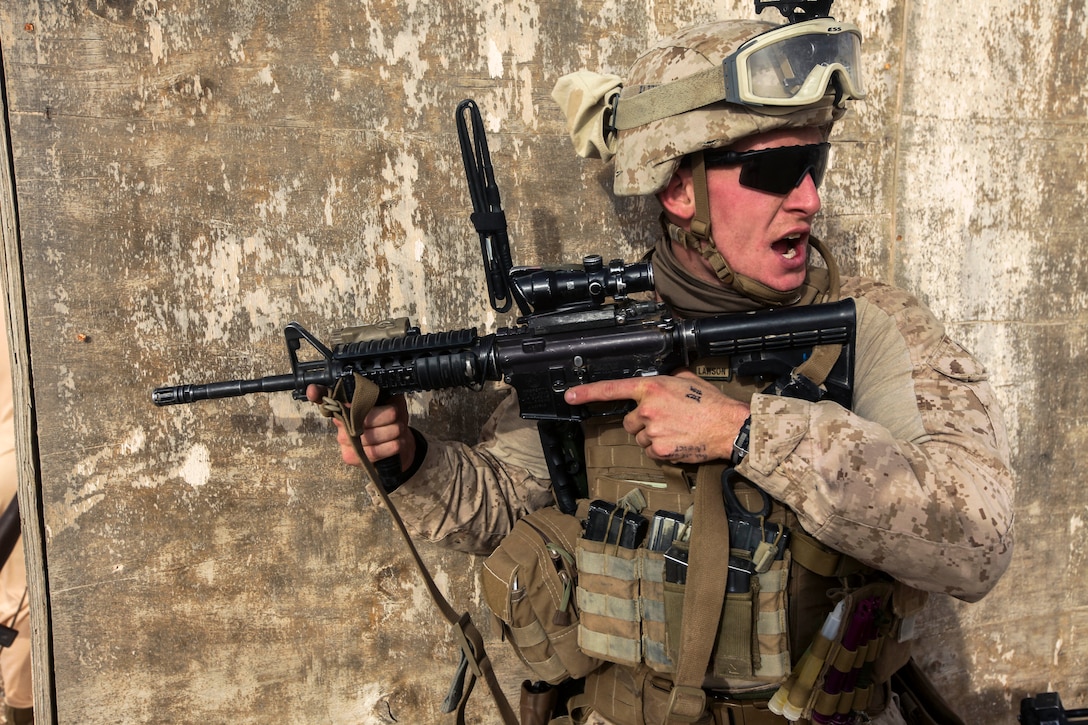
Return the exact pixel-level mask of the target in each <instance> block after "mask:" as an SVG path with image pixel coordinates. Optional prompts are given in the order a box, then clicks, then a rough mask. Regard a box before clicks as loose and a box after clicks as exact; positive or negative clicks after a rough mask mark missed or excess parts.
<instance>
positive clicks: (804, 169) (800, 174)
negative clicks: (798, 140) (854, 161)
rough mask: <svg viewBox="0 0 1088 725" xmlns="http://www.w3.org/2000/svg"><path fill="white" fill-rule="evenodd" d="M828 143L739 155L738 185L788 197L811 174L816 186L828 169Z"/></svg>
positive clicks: (748, 152) (785, 147) (763, 150)
mask: <svg viewBox="0 0 1088 725" xmlns="http://www.w3.org/2000/svg"><path fill="white" fill-rule="evenodd" d="M829 148H830V144H826V143H821V144H812V145H810V146H782V147H780V148H773V149H761V150H759V151H747V152H744V153H743V154H738V156H743V158H742V159H737V160H738V161H739V162H740V163H741V169H740V183H741V184H742V185H743V186H747V187H749V188H751V189H758V190H759V191H767V192H770V193H772V194H788V193H789V192H790V191H791V190H793V189H795V188H797V187H798V186H800V185H801V182H803V181H804V180H805V175H806V174H812V180H813V182H815V184H816V186H819V185H820V182H821V181H823V178H824V171H826V170H827V153H828V149H829Z"/></svg>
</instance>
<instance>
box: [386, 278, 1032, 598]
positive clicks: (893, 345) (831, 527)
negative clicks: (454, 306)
mask: <svg viewBox="0 0 1088 725" xmlns="http://www.w3.org/2000/svg"><path fill="white" fill-rule="evenodd" d="M842 292H843V296H844V297H853V298H855V299H856V300H857V303H858V356H857V363H856V386H855V390H854V400H855V402H854V409H853V411H847V410H844V409H843V408H841V407H839V406H837V405H835V404H832V403H809V402H805V401H801V400H796V399H783V398H778V397H773V396H765V395H755V396H753V398H752V401H751V404H752V426H751V443H750V449H749V450H750V452H749V454H748V457H747V458H746V459H745V460H744V461H743V462H742V463H741V465H740V467H739V468H738V471H739V472H740V473H743V474H744V475H745V476H746V477H748V478H749V479H750V480H752V481H753V482H755V483H756V484H758V485H759V486H760V487H761V488H763V489H764V490H765V491H767V493H769V494H770V495H771V496H772V497H773V498H775V499H777V500H779V501H781V502H782V503H784V504H785V505H786V506H788V507H789V508H790V509H791V510H792V511H793V512H795V513H796V515H797V516H798V518H799V520H800V522H801V524H802V525H803V526H804V528H805V529H806V530H807V531H808V532H809V533H810V534H811V535H812V536H814V537H815V538H816V539H818V540H819V541H820V542H822V543H823V544H825V545H827V546H829V547H831V548H833V549H836V550H838V551H841V552H844V553H846V554H849V555H850V556H852V557H853V558H855V559H857V560H859V561H861V562H862V563H864V564H867V565H869V566H871V567H873V568H875V569H878V570H880V571H884V572H886V573H888V574H890V575H891V576H893V577H894V578H895V579H898V580H899V581H902V582H904V583H906V584H909V585H910V586H912V587H915V588H918V589H921V590H923V591H931V592H942V593H945V594H950V595H952V596H954V597H956V598H958V599H962V600H965V601H977V600H978V599H980V598H981V597H982V596H983V595H985V594H986V593H987V592H988V591H990V589H992V588H993V586H994V585H995V584H996V583H997V580H998V579H999V578H1000V577H1001V574H1002V573H1003V572H1004V571H1005V569H1006V567H1007V566H1008V564H1009V560H1010V557H1011V555H1012V474H1011V471H1010V468H1009V461H1008V444H1007V441H1006V433H1005V427H1004V423H1003V421H1002V418H1001V411H1000V410H999V408H998V407H997V404H996V402H995V401H994V397H993V392H992V390H991V389H990V386H989V384H988V383H987V382H986V371H985V370H984V369H983V367H982V366H981V365H980V364H979V363H978V362H977V361H975V360H974V359H973V358H972V357H971V356H970V355H969V354H968V353H967V352H966V351H965V350H964V349H963V348H962V347H960V346H959V345H957V344H956V343H955V342H953V341H952V340H950V339H949V338H948V337H947V336H946V335H945V333H944V327H943V325H942V324H941V323H940V322H939V321H938V320H937V319H936V318H935V317H934V316H933V314H932V313H931V312H929V310H927V309H926V308H925V307H924V306H922V304H921V303H920V302H919V301H918V300H917V299H915V298H914V297H913V296H911V295H909V294H907V293H906V292H903V291H901V290H898V289H896V288H894V287H890V286H888V285H884V284H882V283H879V282H875V281H873V280H868V279H862V278H848V279H845V280H844V281H843V289H842ZM392 498H393V500H394V502H395V503H396V505H397V507H398V509H399V510H400V511H401V513H402V515H403V516H404V519H405V522H406V523H407V525H408V526H409V528H410V529H411V530H412V531H413V533H414V534H415V535H417V536H420V537H423V538H426V539H429V540H431V541H435V542H438V543H441V544H443V545H446V546H448V547H450V548H454V549H457V550H460V551H466V552H470V553H474V554H487V553H489V552H490V551H491V550H493V549H494V547H495V546H497V545H498V542H499V541H501V540H502V537H503V536H504V535H505V534H506V533H507V532H508V531H509V530H510V528H511V527H512V526H513V524H514V522H515V521H516V520H517V519H518V518H519V517H520V516H523V515H524V514H525V513H527V512H529V511H532V510H535V509H537V508H540V507H542V506H546V505H549V504H551V503H552V496H551V492H550V490H549V483H548V476H547V468H546V465H545V463H544V460H543V454H542V453H541V450H540V442H539V439H538V437H537V434H536V429H535V424H534V423H533V422H531V421H524V420H522V419H521V418H520V417H519V416H518V408H517V400H516V397H515V396H514V395H510V396H509V397H508V398H507V399H505V400H504V402H503V403H501V404H500V405H499V407H498V409H497V410H496V411H495V414H494V415H493V416H492V418H491V420H490V421H489V423H488V425H487V426H486V427H485V429H484V431H483V433H482V436H481V442H480V443H479V444H478V445H476V446H466V445H463V444H460V443H451V442H438V441H435V442H431V444H430V447H429V451H428V453H427V457H426V460H425V461H424V463H423V466H422V467H421V468H420V470H419V472H418V473H417V474H416V475H415V477H413V478H412V479H411V480H410V481H408V482H407V483H406V484H404V485H403V486H402V487H401V488H400V489H398V490H397V491H395V492H394V493H393V494H392Z"/></svg>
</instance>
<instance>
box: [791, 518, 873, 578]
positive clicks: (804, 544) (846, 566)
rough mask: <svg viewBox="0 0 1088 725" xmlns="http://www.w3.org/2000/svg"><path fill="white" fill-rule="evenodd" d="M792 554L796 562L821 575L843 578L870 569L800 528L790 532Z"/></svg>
mask: <svg viewBox="0 0 1088 725" xmlns="http://www.w3.org/2000/svg"><path fill="white" fill-rule="evenodd" d="M790 556H792V557H793V561H794V563H796V564H798V565H799V566H803V567H804V568H806V569H808V570H809V571H811V572H813V573H815V574H819V575H820V576H826V577H835V578H842V577H845V576H850V575H852V574H858V573H860V572H863V571H867V570H868V567H867V566H865V565H864V564H862V563H861V562H860V561H858V560H856V559H853V558H851V557H849V556H846V555H845V554H840V553H839V552H837V551H834V550H832V549H829V548H827V547H826V546H824V545H823V544H821V543H820V542H819V541H817V540H816V539H815V538H813V537H812V536H809V535H808V534H807V533H805V532H804V531H801V530H800V529H799V528H794V529H793V530H792V531H791V532H790Z"/></svg>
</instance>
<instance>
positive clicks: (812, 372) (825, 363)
mask: <svg viewBox="0 0 1088 725" xmlns="http://www.w3.org/2000/svg"><path fill="white" fill-rule="evenodd" d="M809 244H811V245H812V246H814V247H815V248H816V251H817V252H819V253H820V256H821V257H823V259H824V262H825V264H827V276H828V290H827V296H826V298H825V299H824V300H823V301H824V302H837V301H838V299H839V290H840V288H839V267H838V265H837V264H835V259H834V257H832V256H831V255H830V254H828V253H827V250H826V249H825V248H824V245H823V242H821V241H820V240H819V239H817V238H816V237H809ZM840 354H842V345H818V346H817V347H815V348H813V350H812V354H811V355H810V356H809V358H808V360H805V361H804V362H803V363H801V364H800V365H798V366H797V369H796V371H795V372H797V373H799V374H801V375H804V376H805V377H806V378H808V379H809V380H811V381H812V382H814V383H816V384H817V385H823V382H824V381H825V380H827V376H828V375H830V374H831V369H832V368H834V367H835V362H836V361H837V360H838V359H839V355H840Z"/></svg>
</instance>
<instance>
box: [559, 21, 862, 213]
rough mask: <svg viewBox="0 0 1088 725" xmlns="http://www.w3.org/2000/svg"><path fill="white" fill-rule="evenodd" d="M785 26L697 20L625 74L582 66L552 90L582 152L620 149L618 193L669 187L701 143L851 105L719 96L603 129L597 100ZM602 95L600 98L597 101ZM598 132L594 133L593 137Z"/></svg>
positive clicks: (799, 123)
mask: <svg viewBox="0 0 1088 725" xmlns="http://www.w3.org/2000/svg"><path fill="white" fill-rule="evenodd" d="M778 27H781V26H780V25H776V24H774V23H768V22H762V21H757V20H724V21H719V22H715V23H708V24H705V25H698V26H695V27H691V28H687V29H685V30H682V31H680V32H678V33H677V34H676V35H674V36H672V37H670V38H666V39H664V40H661V41H659V42H658V43H657V44H655V45H654V46H653V47H652V48H650V49H649V50H648V51H646V52H645V53H643V54H642V55H641V56H640V57H639V58H638V59H637V60H636V61H635V63H634V65H633V66H632V67H631V70H630V72H629V73H628V77H627V79H626V80H625V81H622V82H621V81H620V79H619V78H618V77H617V76H601V75H598V74H594V73H589V72H586V71H582V72H580V73H576V74H571V75H570V76H565V77H564V78H562V79H560V81H559V83H558V84H557V85H556V89H555V91H554V92H553V94H552V95H553V97H554V98H555V99H556V100H557V101H558V102H559V104H560V106H561V107H562V109H563V112H564V113H565V114H566V116H567V122H568V127H569V129H570V132H571V138H572V140H573V141H574V144H575V148H576V149H577V151H578V153H579V154H581V155H583V156H599V157H601V158H604V159H606V160H607V159H608V158H610V157H611V156H612V155H613V154H614V158H615V169H614V173H615V181H614V190H615V193H616V194H617V195H619V196H634V195H639V194H654V193H656V192H658V191H660V190H661V189H663V188H664V187H665V185H666V183H668V180H669V179H670V178H671V177H672V175H673V173H675V171H676V169H677V167H678V166H679V165H680V160H681V159H682V158H683V157H684V156H686V155H687V154H690V153H693V152H695V151H699V150H704V149H710V148H720V147H724V146H729V145H731V144H733V143H735V142H737V141H739V140H740V139H743V138H746V137H748V136H752V135H755V134H758V133H763V132H765V131H773V130H775V129H779V128H799V127H808V126H827V127H830V125H831V124H832V123H833V122H834V121H835V120H837V119H838V118H840V117H841V116H842V114H843V113H844V112H845V111H844V109H843V108H840V107H837V106H836V105H835V104H834V102H833V98H832V96H830V95H827V96H824V97H823V98H822V99H821V100H820V101H818V102H816V103H812V104H809V105H806V106H801V107H799V108H798V107H777V108H772V107H760V108H759V109H758V110H757V109H756V108H754V107H750V106H742V105H737V104H732V103H727V102H725V101H719V102H717V103H713V104H711V105H709V106H703V107H702V108H698V109H696V110H694V111H688V112H686V113H681V114H678V115H675V116H669V117H666V118H663V119H660V120H656V121H650V122H649V123H645V124H643V125H640V126H637V127H635V128H630V129H627V130H622V131H619V132H617V133H616V134H615V136H614V137H612V138H608V137H607V136H602V134H601V132H600V131H599V130H598V129H600V128H601V125H600V120H599V119H600V115H596V116H595V119H596V123H595V124H594V123H593V122H591V121H590V118H591V114H592V108H593V107H594V106H595V108H596V109H597V110H601V109H606V108H607V106H608V99H609V98H610V97H611V96H612V95H614V93H615V92H616V91H620V87H621V86H622V91H620V96H619V104H618V105H619V110H618V115H619V116H620V118H622V113H623V110H622V108H623V100H624V99H625V98H631V97H634V96H635V95H637V94H639V93H640V92H642V91H645V90H649V89H650V88H654V87H657V86H660V85H663V84H665V83H670V82H672V81H676V80H679V79H682V78H686V77H688V76H691V75H694V74H696V73H699V72H701V71H706V70H707V69H710V68H714V67H715V66H718V65H720V64H721V63H722V61H723V60H724V59H725V58H726V57H727V56H728V55H730V54H731V53H733V52H734V51H736V50H737V49H738V48H739V47H740V46H741V45H742V44H743V43H744V42H745V41H747V40H749V39H751V38H753V37H755V36H757V35H759V34H761V33H764V32H767V31H768V30H774V29H775V28H778ZM593 101H596V104H594V103H593ZM587 136H592V137H593V138H587Z"/></svg>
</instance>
